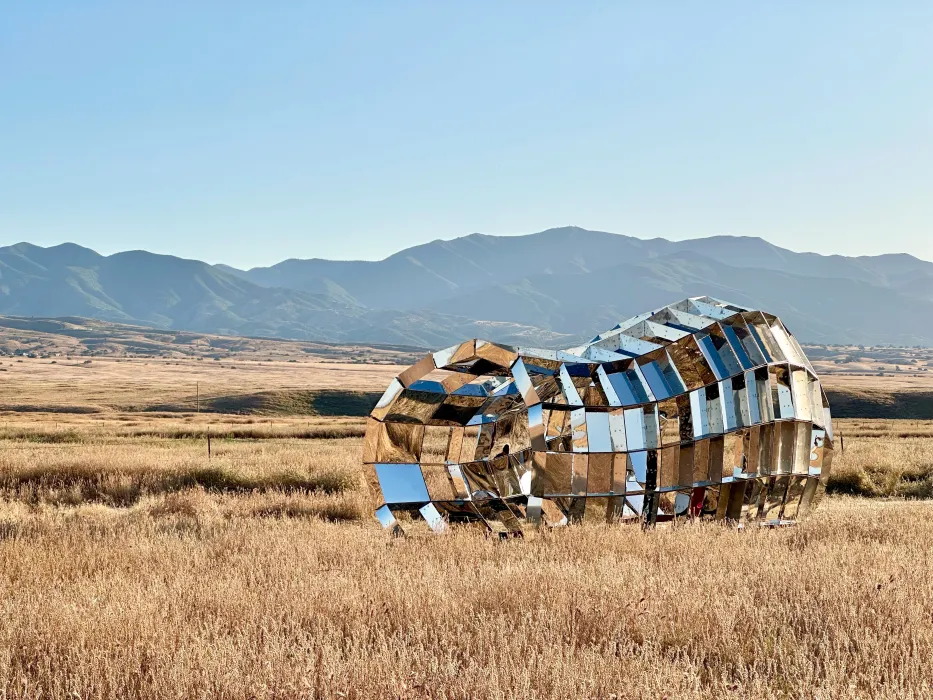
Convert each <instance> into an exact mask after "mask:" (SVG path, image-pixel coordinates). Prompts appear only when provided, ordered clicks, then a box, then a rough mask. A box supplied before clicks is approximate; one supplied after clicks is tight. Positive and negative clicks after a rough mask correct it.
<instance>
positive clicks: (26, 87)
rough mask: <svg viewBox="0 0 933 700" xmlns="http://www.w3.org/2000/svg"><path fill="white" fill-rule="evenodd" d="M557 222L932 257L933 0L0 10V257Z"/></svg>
mask: <svg viewBox="0 0 933 700" xmlns="http://www.w3.org/2000/svg"><path fill="white" fill-rule="evenodd" d="M569 224H574V225H578V226H583V227H586V228H593V229H601V230H607V231H614V232H618V233H625V234H630V235H635V236H639V237H645V238H650V237H655V236H663V237H667V238H672V239H680V238H693V237H698V236H707V235H715V234H736V235H754V236H762V237H765V238H767V239H769V240H770V241H772V242H774V243H777V244H779V245H783V246H786V247H789V248H792V249H795V250H813V251H817V252H823V253H842V254H849V255H856V254H875V253H882V252H910V253H913V254H914V255H917V256H919V257H923V258H926V259H928V260H933V3H930V2H928V1H926V2H919V1H918V2H897V1H896V0H895V1H892V2H884V1H882V0H876V1H874V2H865V3H863V2H858V1H856V0H851V1H841V0H840V1H838V2H835V1H833V0H825V1H822V2H812V1H808V2H793V1H791V2H774V3H761V2H718V1H716V0H712V1H710V0H706V1H704V2H649V1H648V0H645V1H644V2H637V3H636V2H623V1H622V0H616V1H614V2H606V3H601V2H596V1H586V2H547V1H542V0H537V1H534V2H532V1H528V2H521V1H518V0H507V1H506V2H493V1H492V0H490V1H484V0H471V1H470V2H444V1H441V2H438V1H433V0H432V1H428V0H425V1H423V2H404V1H395V0H385V1H383V2H367V1H364V0H356V1H346V2H340V1H337V2H298V1H297V0H294V1H292V0H278V1H277V0H272V1H271V2H257V1H256V0H249V1H247V2H237V1H236V0H197V1H195V2H191V1H190V0H183V1H182V0H160V1H159V2H155V1H143V2H125V0H120V1H116V0H113V1H107V0H81V1H80V2H75V1H74V0H0V243H3V244H7V243H13V242H17V241H20V240H28V241H31V242H34V243H38V244H41V245H49V244H54V243H59V242H62V241H74V242H76V243H80V244H83V245H87V246H89V247H92V248H95V249H96V250H99V251H100V252H102V253H112V252H116V251H119V250H125V249H133V248H145V249H148V250H153V251H156V252H163V253H172V254H175V255H181V256H183V257H194V258H199V259H203V260H207V261H209V262H226V263H229V264H232V265H237V266H244V267H246V266H253V265H261V264H270V263H273V262H276V261H278V260H280V259H283V258H288V257H327V258H355V259H378V258H382V257H385V256H386V255H388V254H390V253H392V252H394V251H396V250H398V249H400V248H403V247H407V246H409V245H415V244H418V243H423V242H426V241H430V240H433V239H435V238H454V237H457V236H461V235H465V234H468V233H471V232H476V231H479V232H483V233H496V234H515V233H530V232H533V231H538V230H542V229H545V228H550V227H554V226H563V225H569Z"/></svg>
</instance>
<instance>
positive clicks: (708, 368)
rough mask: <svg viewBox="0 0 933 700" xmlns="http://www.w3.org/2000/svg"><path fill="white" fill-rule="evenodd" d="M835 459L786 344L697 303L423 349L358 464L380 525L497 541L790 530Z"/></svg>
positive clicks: (807, 371) (827, 429)
mask: <svg viewBox="0 0 933 700" xmlns="http://www.w3.org/2000/svg"><path fill="white" fill-rule="evenodd" d="M832 454H833V431H832V420H831V417H830V410H829V404H828V402H827V400H826V395H825V394H824V392H823V390H822V388H821V386H820V382H819V379H818V378H817V376H816V374H815V373H814V371H813V368H812V366H811V365H810V362H809V361H808V360H807V358H806V356H805V355H804V353H803V351H802V349H801V347H800V345H799V344H798V342H797V340H796V339H795V338H794V336H793V335H791V334H790V332H789V331H788V330H787V329H786V328H785V327H784V325H783V324H782V323H781V321H780V320H779V319H778V318H777V317H775V316H772V315H771V314H768V313H764V312H760V311H753V310H749V309H745V308H742V307H739V306H736V305H735V304H730V303H726V302H723V301H719V300H716V299H712V298H709V297H696V298H692V299H685V300H684V301H681V302H678V303H676V304H671V305H670V306H666V307H664V308H662V309H658V310H656V311H653V312H649V313H644V314H641V315H639V316H635V317H634V318H631V319H629V320H627V321H625V322H623V323H620V324H619V325H618V326H616V327H615V328H613V329H612V330H610V331H607V332H605V333H601V334H600V335H598V336H596V337H595V338H593V340H592V341H590V342H589V343H587V344H586V345H582V346H579V347H575V348H570V349H568V350H565V351H554V350H540V349H535V348H524V347H508V346H505V345H499V344H495V343H490V342H486V341H483V340H470V341H467V342H465V343H463V344H461V345H455V346H453V347H451V348H447V349H446V350H441V351H439V352H436V353H433V354H430V355H427V356H426V357H425V358H424V359H422V360H421V361H420V362H418V363H416V364H415V365H413V366H411V367H410V368H408V369H407V370H405V371H404V372H402V373H401V374H400V375H399V376H398V377H397V378H396V379H395V380H393V382H392V384H391V385H390V386H389V388H388V389H387V390H386V392H385V394H384V395H383V397H382V399H381V400H380V401H379V403H378V405H377V406H376V408H375V409H374V410H373V412H372V414H371V416H370V418H369V421H368V424H367V429H366V439H365V446H364V456H363V461H364V462H365V464H366V472H367V475H368V478H369V483H370V488H371V491H372V492H373V493H374V494H375V495H376V496H377V499H378V503H379V504H381V505H380V506H379V508H378V510H377V511H376V515H377V517H378V518H379V520H380V521H381V522H382V524H383V526H385V527H386V528H388V529H391V530H393V531H395V532H402V531H404V530H405V529H406V528H407V527H408V526H409V524H412V525H414V524H416V523H419V522H421V523H425V522H426V523H427V525H429V526H430V527H431V528H432V529H433V530H435V531H442V530H444V529H445V528H446V527H447V526H448V524H449V523H457V522H462V523H472V524H474V525H476V526H478V527H481V528H484V529H488V530H491V531H492V532H495V533H498V534H499V535H500V536H508V535H519V534H521V533H522V532H523V531H525V530H526V529H527V528H529V527H540V526H542V525H544V526H548V525H549V526H554V525H562V524H566V523H573V522H578V521H587V522H590V521H592V522H607V521H609V522H612V521H617V520H622V521H624V520H638V521H641V522H642V523H644V524H645V525H653V524H655V523H658V522H663V521H670V520H673V519H675V518H686V517H702V518H709V519H717V520H731V521H734V522H737V523H742V524H751V523H759V524H767V525H779V524H786V523H791V522H794V521H795V520H796V519H797V518H799V517H800V516H801V515H803V514H804V513H805V512H806V511H807V510H808V509H809V508H812V507H813V506H815V505H816V502H817V501H818V499H819V497H820V496H821V494H822V490H823V488H824V484H825V480H826V478H827V477H828V474H829V468H830V463H831V461H832Z"/></svg>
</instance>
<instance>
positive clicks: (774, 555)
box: [0, 411, 933, 698]
mask: <svg viewBox="0 0 933 700" xmlns="http://www.w3.org/2000/svg"><path fill="white" fill-rule="evenodd" d="M840 428H841V431H842V433H843V434H844V435H845V436H846V440H845V453H844V454H843V455H842V456H841V457H840V458H839V460H838V461H837V463H836V469H835V473H836V474H837V475H838V477H837V478H838V480H837V481H834V484H833V488H832V489H831V490H832V491H835V492H836V493H837V494H841V493H857V494H860V495H859V496H851V495H831V496H830V497H828V498H826V499H824V501H823V503H822V504H821V506H820V508H819V509H817V511H816V512H815V514H814V515H813V517H812V518H810V519H809V520H807V521H805V522H803V523H802V524H801V525H799V526H798V527H796V528H791V529H786V530H777V531H735V530H732V529H730V528H728V527H723V526H719V525H711V524H700V523H686V524H684V525H683V526H681V527H676V528H667V529H660V528H659V529H658V530H656V531H651V532H643V531H642V530H640V529H639V528H637V527H627V526H616V527H613V528H603V527H593V526H585V527H574V528H568V529H565V530H563V531H553V532H548V533H541V534H540V535H538V536H537V537H535V538H532V539H528V540H525V541H509V542H499V541H496V540H493V539H486V538H484V537H483V536H481V535H477V534H475V533H473V532H465V531H464V532H453V533H451V534H448V535H445V536H441V537H420V536H419V537H414V538H411V539H408V540H393V539H390V538H388V537H387V536H386V535H385V534H384V533H383V532H382V531H381V529H380V528H379V527H378V525H377V524H375V522H374V520H373V519H372V518H371V517H370V515H369V508H368V505H367V502H366V497H365V494H364V493H363V491H362V479H361V472H360V467H359V466H358V464H357V462H358V456H359V451H360V449H361V438H360V435H361V430H362V421H361V420H360V419H357V418H352V419H339V418H328V419H324V418H313V417H292V418H278V417H276V418H273V419H266V418H256V417H248V416H225V415H212V414H200V415H197V414H183V413H177V414H160V413H144V414H140V413H123V412H117V411H109V412H102V413H96V414H62V413H28V414H25V413H9V412H8V413H5V414H3V415H0V601H2V603H0V604H2V606H3V618H2V619H3V623H2V625H0V696H2V697H53V698H59V697H70V698H71V697H80V698H97V697H101V698H127V697H138V698H178V697H225V698H250V697H251V698H293V697H333V698H372V697H377V698H381V697H396V698H420V697H433V698H439V697H444V698H463V697H495V698H510V697H537V698H576V697H593V698H610V697H616V698H643V697H651V698H665V697H666V698H802V697H812V698H843V697H845V698H850V697H851V698H929V697H931V696H933V671H931V665H930V659H931V658H933V575H931V574H933V548H931V546H930V542H931V541H933V502H930V501H926V500H917V498H918V497H921V496H922V497H926V496H928V495H929V494H928V493H927V492H926V491H923V489H921V488H919V487H918V486H917V485H918V484H926V485H927V487H928V486H929V484H930V479H931V476H930V475H931V472H933V423H924V422H919V421H862V420H860V421H841V426H840ZM208 432H210V433H211V435H212V445H211V448H212V454H211V457H210V459H209V458H208V455H207V433H208ZM853 484H854V486H853ZM866 496H868V497H866Z"/></svg>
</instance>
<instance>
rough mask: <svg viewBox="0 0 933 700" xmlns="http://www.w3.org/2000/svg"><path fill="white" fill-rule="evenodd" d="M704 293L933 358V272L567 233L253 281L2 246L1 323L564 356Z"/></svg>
mask: <svg viewBox="0 0 933 700" xmlns="http://www.w3.org/2000/svg"><path fill="white" fill-rule="evenodd" d="M699 295H709V296H713V297H717V298H720V299H726V300H729V301H733V302H735V303H738V304H742V305H745V306H751V307H756V308H763V309H765V310H768V311H770V312H772V313H775V314H777V315H779V316H780V317H781V318H782V319H783V320H784V321H785V323H787V325H788V326H789V327H790V328H791V330H792V331H793V332H794V333H795V334H796V335H797V336H798V337H799V338H800V339H801V340H802V341H804V342H811V343H853V344H869V345H873V344H882V343H886V344H897V345H933V263H930V262H926V261H924V260H920V259H918V258H915V257H913V256H910V255H906V254H889V255H878V256H863V257H846V256H841V255H830V256H824V255H817V254H815V253H796V252H793V251H790V250H787V249H784V248H780V247H778V246H775V245H772V244H771V243H768V242H767V241H765V240H762V239H760V238H752V237H735V236H715V237H711V238H698V239H692V240H685V241H669V240H666V239H663V238H654V239H650V240H644V239H639V238H633V237H630V236H622V235H618V234H613V233H607V232H602V231H589V230H586V229H581V228H577V227H564V228H555V229H549V230H547V231H542V232H540V233H535V234H530V235H525V236H490V235H484V234H472V235H469V236H464V237H461V238H457V239H454V240H450V241H441V240H436V241H432V242H431V243H426V244H424V245H419V246H415V247H412V248H407V249H405V250H402V251H400V252H398V253H396V254H394V255H392V256H390V257H388V258H386V259H384V260H380V261H374V262H371V261H334V260H322V259H310V260H297V259H291V260H285V261H283V262H281V263H278V264H276V265H273V266H271V267H257V268H253V269H250V270H239V269H236V268H232V267H229V266H226V265H209V264H207V263H204V262H201V261H197V260H186V259H182V258H177V257H173V256H167V255H157V254H154V253H149V252H146V251H129V252H124V253H117V254H114V255H109V256H103V255H99V254H98V253H96V252H94V251H93V250H89V249H87V248H83V247H81V246H78V245H75V244H73V243H66V244H62V245H58V246H53V247H49V248H43V247H39V246H35V245H32V244H29V243H19V244H17V245H12V246H7V247H2V248H0V314H3V315H17V316H41V317H59V316H82V317H88V318H95V319H102V320H107V321H117V322H123V323H136V324H143V325H149V326H153V327H156V328H175V329H183V330H191V331H198V332H204V333H219V334H227V335H248V336H269V337H280V338H294V339H302V340H320V341H330V342H370V343H397V344H406V345H417V346H424V347H439V346H443V345H449V344H451V343H453V342H457V341H458V340H461V339H464V338H468V337H474V336H478V337H484V338H488V339H490V340H497V341H501V342H508V343H514V344H525V345H529V344H539V345H545V346H551V347H556V346H566V345H572V344H574V343H576V342H578V341H580V340H585V339H588V338H589V337H591V336H593V335H594V334H595V333H597V332H600V331H603V330H606V329H608V328H611V327H612V326H614V325H615V324H616V323H618V322H619V321H620V320H623V319H624V318H627V317H629V316H632V315H634V314H636V313H640V312H642V311H645V310H648V309H651V308H653V307H658V306H662V305H664V304H668V303H671V302H673V301H676V300H679V299H681V298H683V297H687V296H699Z"/></svg>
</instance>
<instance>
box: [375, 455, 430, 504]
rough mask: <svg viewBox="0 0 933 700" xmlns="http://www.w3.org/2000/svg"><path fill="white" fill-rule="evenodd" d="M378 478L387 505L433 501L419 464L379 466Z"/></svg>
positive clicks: (377, 466)
mask: <svg viewBox="0 0 933 700" xmlns="http://www.w3.org/2000/svg"><path fill="white" fill-rule="evenodd" d="M375 470H376V476H377V477H378V478H379V487H380V489H381V490H382V497H383V499H385V502H386V503H389V504H393V503H424V502H427V501H430V500H431V497H430V496H429V495H428V487H427V485H426V484H425V483H424V476H422V474H421V466H420V465H418V464H377V465H375Z"/></svg>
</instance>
